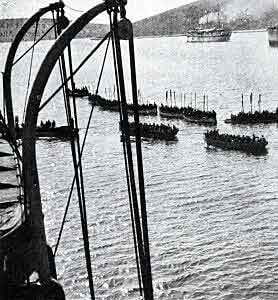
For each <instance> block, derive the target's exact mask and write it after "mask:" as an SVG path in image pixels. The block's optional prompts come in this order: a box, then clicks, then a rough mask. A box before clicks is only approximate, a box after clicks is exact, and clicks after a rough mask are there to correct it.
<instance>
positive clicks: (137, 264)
mask: <svg viewBox="0 0 278 300" xmlns="http://www.w3.org/2000/svg"><path fill="white" fill-rule="evenodd" d="M109 21H110V28H111V32H113V25H112V19H111V12H109ZM112 50H113V62H114V71H115V81H116V90H117V97H118V105H119V115H120V124H122V123H123V117H122V111H121V102H120V91H119V78H118V68H117V58H116V49H115V37H114V34H112ZM122 145H123V153H124V164H125V173H126V181H127V191H128V201H129V207H130V217H131V227H132V235H133V244H134V251H135V261H136V268H137V278H138V285H139V293H140V296H141V297H142V295H143V290H142V281H141V270H140V266H139V255H138V248H137V237H136V231H135V223H134V213H133V205H132V199H131V188H130V180H129V171H128V164H127V153H126V151H127V150H126V145H125V143H124V142H123V143H122Z"/></svg>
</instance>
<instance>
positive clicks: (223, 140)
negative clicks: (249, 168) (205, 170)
mask: <svg viewBox="0 0 278 300" xmlns="http://www.w3.org/2000/svg"><path fill="white" fill-rule="evenodd" d="M205 141H206V143H207V145H208V147H209V146H213V147H216V148H222V149H224V150H239V151H244V152H247V153H251V154H263V153H266V151H267V150H266V145H267V144H268V142H267V141H266V139H265V138H264V136H261V137H258V136H255V135H254V134H253V136H252V137H250V136H245V135H233V134H225V133H222V134H220V133H219V131H218V129H217V130H210V131H207V132H206V133H205Z"/></svg>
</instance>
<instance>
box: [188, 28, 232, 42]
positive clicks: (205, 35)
mask: <svg viewBox="0 0 278 300" xmlns="http://www.w3.org/2000/svg"><path fill="white" fill-rule="evenodd" d="M231 34H232V31H231V30H229V29H227V28H216V27H213V28H204V29H200V28H197V29H194V30H189V31H188V32H187V33H186V37H187V42H190V43H193V42H227V41H229V40H230V37H231Z"/></svg>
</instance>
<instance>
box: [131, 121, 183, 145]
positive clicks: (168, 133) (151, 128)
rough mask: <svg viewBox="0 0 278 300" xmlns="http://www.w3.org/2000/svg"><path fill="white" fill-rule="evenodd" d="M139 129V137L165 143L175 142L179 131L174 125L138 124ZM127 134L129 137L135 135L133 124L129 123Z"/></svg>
mask: <svg viewBox="0 0 278 300" xmlns="http://www.w3.org/2000/svg"><path fill="white" fill-rule="evenodd" d="M139 127H140V135H141V137H144V138H150V139H158V140H166V141H171V140H175V139H176V135H177V133H178V131H179V129H178V128H177V127H176V126H175V125H173V126H170V125H164V124H160V125H159V124H155V123H153V124H148V123H139ZM129 133H130V135H131V136H135V135H136V125H135V123H134V122H132V123H129Z"/></svg>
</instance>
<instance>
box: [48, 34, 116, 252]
mask: <svg viewBox="0 0 278 300" xmlns="http://www.w3.org/2000/svg"><path fill="white" fill-rule="evenodd" d="M109 43H110V37H109V39H108V42H107V46H106V50H105V54H104V59H103V63H102V67H101V71H100V75H99V78H98V83H97V88H96V95H97V94H98V90H99V85H100V81H101V78H102V74H103V69H104V65H105V61H106V57H107V52H108V47H109ZM94 107H95V106H94V105H93V104H92V108H91V112H90V116H89V119H88V123H87V126H86V131H85V135H84V138H83V142H82V146H81V158H82V154H83V150H84V147H85V143H86V139H87V135H88V131H89V128H90V124H91V119H92V115H93V110H94ZM79 163H80V161H78V166H79ZM74 183H75V175H74V177H73V180H72V183H71V188H70V193H69V196H68V200H67V204H66V208H65V212H64V216H63V220H62V223H61V227H60V231H59V234H58V239H57V242H56V245H55V249H54V256H55V255H56V253H57V251H58V247H59V244H60V240H61V237H62V232H63V229H64V225H65V222H66V217H67V213H68V209H69V205H70V202H71V197H72V192H73V187H74Z"/></svg>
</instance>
